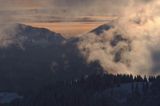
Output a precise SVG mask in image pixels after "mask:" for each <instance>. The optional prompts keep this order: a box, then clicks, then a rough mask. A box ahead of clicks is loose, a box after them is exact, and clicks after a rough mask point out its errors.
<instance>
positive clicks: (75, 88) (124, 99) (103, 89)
mask: <svg viewBox="0 0 160 106" xmlns="http://www.w3.org/2000/svg"><path fill="white" fill-rule="evenodd" d="M159 89H160V76H156V77H151V76H150V77H146V76H144V77H141V76H134V77H133V76H132V75H121V74H119V75H111V74H102V73H96V74H92V75H89V76H82V77H81V78H80V79H75V80H70V81H62V82H56V83H55V84H53V85H47V86H45V87H44V88H41V89H39V90H38V91H36V92H30V93H27V94H25V97H24V98H23V99H21V100H15V101H14V102H12V103H10V104H3V105H2V106H151V105H152V106H159V105H160V101H159V100H160V90H159Z"/></svg>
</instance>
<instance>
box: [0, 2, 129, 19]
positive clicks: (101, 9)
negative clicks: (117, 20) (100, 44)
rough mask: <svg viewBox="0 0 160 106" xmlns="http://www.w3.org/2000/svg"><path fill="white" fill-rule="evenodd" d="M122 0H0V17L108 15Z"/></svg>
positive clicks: (31, 17) (51, 17)
mask: <svg viewBox="0 0 160 106" xmlns="http://www.w3.org/2000/svg"><path fill="white" fill-rule="evenodd" d="M122 1H126V0H118V1H117V0H0V17H1V20H2V19H4V20H6V21H10V20H23V21H26V20H27V21H46V20H48V21H52V20H56V19H60V18H59V17H61V18H62V20H63V19H65V18H67V19H72V18H79V17H82V16H110V15H115V14H116V13H118V11H119V8H120V7H121V6H122V7H123V6H124V5H125V4H126V3H127V2H122ZM3 17H5V18H3Z"/></svg>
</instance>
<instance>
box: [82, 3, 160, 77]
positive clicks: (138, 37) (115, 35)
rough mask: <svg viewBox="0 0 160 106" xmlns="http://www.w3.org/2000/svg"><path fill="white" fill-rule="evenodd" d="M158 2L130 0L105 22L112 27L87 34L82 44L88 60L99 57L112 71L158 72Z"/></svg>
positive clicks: (152, 73) (159, 40)
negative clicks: (115, 16) (114, 17)
mask: <svg viewBox="0 0 160 106" xmlns="http://www.w3.org/2000/svg"><path fill="white" fill-rule="evenodd" d="M159 6H160V2H159V1H158V0H152V1H151V0H147V1H146V0H143V1H139V2H136V1H135V0H130V2H129V5H128V6H127V7H124V8H123V9H122V8H121V10H122V11H121V12H120V13H119V16H117V20H115V21H113V22H110V23H108V24H106V27H108V26H109V27H110V28H109V29H107V30H105V31H103V33H100V34H96V33H88V34H86V36H84V37H83V38H81V42H80V43H79V48H80V49H81V51H82V53H83V54H84V56H85V57H86V58H87V60H88V62H92V61H95V60H96V61H97V60H98V61H99V62H100V64H101V66H102V67H103V68H104V69H105V70H106V71H107V72H109V73H113V74H117V73H125V74H126V73H127V74H133V75H138V74H140V75H157V74H159V70H160V68H159V67H158V65H159V62H160V59H159V53H160V48H159V44H160V35H159V33H160V31H159V27H160V17H159ZM97 30H100V29H97Z"/></svg>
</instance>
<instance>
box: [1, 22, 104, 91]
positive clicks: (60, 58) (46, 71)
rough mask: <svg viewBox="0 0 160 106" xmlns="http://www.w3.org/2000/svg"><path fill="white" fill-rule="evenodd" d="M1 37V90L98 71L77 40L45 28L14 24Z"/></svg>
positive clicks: (26, 88)
mask: <svg viewBox="0 0 160 106" xmlns="http://www.w3.org/2000/svg"><path fill="white" fill-rule="evenodd" d="M0 40H1V42H0V84H1V85H3V86H1V87H0V90H4V91H5V90H7V91H8V90H9V91H17V92H28V91H30V90H36V89H39V88H41V87H43V86H47V85H49V84H50V83H55V82H57V81H64V80H71V79H76V78H78V77H81V76H83V75H87V74H90V73H93V72H96V71H97V70H98V71H101V68H100V66H99V65H96V64H97V63H92V64H90V65H89V64H87V63H86V61H85V59H84V58H83V57H82V56H81V54H80V52H79V50H78V48H77V45H76V43H77V41H76V40H68V41H67V40H66V39H64V38H63V37H62V36H61V35H60V34H57V33H54V32H51V31H49V30H47V29H44V28H34V27H31V26H26V25H22V24H16V25H14V26H12V27H10V28H7V29H5V30H3V32H2V33H1V36H0Z"/></svg>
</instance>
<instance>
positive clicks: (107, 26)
mask: <svg viewBox="0 0 160 106" xmlns="http://www.w3.org/2000/svg"><path fill="white" fill-rule="evenodd" d="M111 28H113V25H111V24H103V25H101V26H99V27H97V28H95V29H93V30H92V31H90V32H91V33H95V34H96V35H100V34H102V33H103V32H104V31H107V30H109V29H111Z"/></svg>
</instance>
